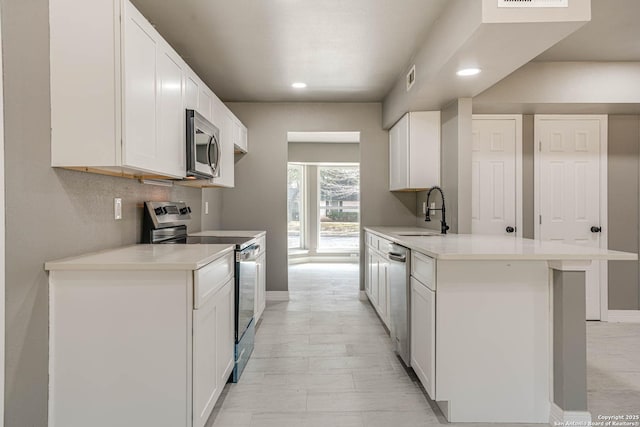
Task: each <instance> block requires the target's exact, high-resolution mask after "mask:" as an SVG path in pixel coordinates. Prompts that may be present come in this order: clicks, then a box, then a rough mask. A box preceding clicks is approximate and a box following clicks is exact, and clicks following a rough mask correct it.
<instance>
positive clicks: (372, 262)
mask: <svg viewBox="0 0 640 427" xmlns="http://www.w3.org/2000/svg"><path fill="white" fill-rule="evenodd" d="M365 242H367V245H366V258H365V259H366V264H367V265H366V268H367V271H366V273H365V292H366V294H367V296H368V297H369V300H370V301H371V304H372V305H373V307H374V308H375V309H376V311H377V312H378V314H379V315H380V318H381V319H382V321H383V322H384V324H385V325H386V326H387V328H389V327H390V325H391V323H390V315H391V313H390V300H389V262H388V261H387V258H386V255H385V254H383V253H382V252H380V251H379V250H378V249H377V248H378V247H386V244H387V243H390V242H389V241H387V240H385V239H382V238H379V237H377V236H373V235H372V234H371V233H369V232H367V236H366V238H365Z"/></svg>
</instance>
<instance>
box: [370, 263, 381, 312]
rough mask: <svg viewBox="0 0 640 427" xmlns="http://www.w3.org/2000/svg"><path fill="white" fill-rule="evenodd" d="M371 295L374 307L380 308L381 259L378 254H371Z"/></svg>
mask: <svg viewBox="0 0 640 427" xmlns="http://www.w3.org/2000/svg"><path fill="white" fill-rule="evenodd" d="M370 256H371V264H370V266H371V295H370V299H371V302H372V303H373V306H374V307H376V309H377V307H378V301H379V299H378V298H379V297H380V295H379V292H380V290H379V289H380V287H379V281H378V272H379V268H378V264H379V261H380V257H379V256H378V254H376V253H371V255H370Z"/></svg>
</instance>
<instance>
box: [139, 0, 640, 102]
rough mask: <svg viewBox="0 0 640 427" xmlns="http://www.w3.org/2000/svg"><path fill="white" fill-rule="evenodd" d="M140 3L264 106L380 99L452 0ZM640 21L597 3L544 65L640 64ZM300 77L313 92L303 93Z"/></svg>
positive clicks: (203, 61) (230, 87)
mask: <svg viewBox="0 0 640 427" xmlns="http://www.w3.org/2000/svg"><path fill="white" fill-rule="evenodd" d="M132 1H133V3H134V4H135V5H136V6H137V7H138V8H139V9H140V11H141V12H142V13H143V15H145V16H146V17H147V19H149V20H150V21H151V23H152V24H154V25H155V26H156V28H157V29H158V31H159V32H160V33H161V34H162V35H163V36H164V37H165V38H166V39H167V41H169V43H170V44H171V45H172V46H173V47H174V48H175V49H176V50H177V51H178V53H179V54H180V55H182V56H183V58H185V60H186V61H187V63H189V65H191V67H192V68H193V69H194V71H195V72H196V73H197V74H198V75H199V76H200V77H201V78H202V79H203V80H204V81H205V82H206V83H207V84H208V85H209V86H210V87H211V88H212V89H213V90H214V92H215V93H216V94H217V95H218V96H219V97H220V98H221V99H222V100H223V101H258V102H277V101H287V102H291V101H302V102H327V101H330V102H380V101H381V100H382V99H383V98H384V97H385V95H387V94H388V93H389V92H390V90H391V88H392V87H393V86H394V84H397V82H398V81H399V80H400V79H402V78H404V73H405V72H406V71H407V70H406V69H407V66H408V64H409V61H410V60H411V58H412V57H413V56H414V55H415V54H416V52H417V51H418V50H419V48H420V47H421V46H423V45H425V41H426V40H427V35H428V33H429V31H430V30H431V29H432V28H435V26H434V23H436V21H437V20H438V18H439V17H440V16H441V14H442V12H443V11H445V9H446V8H447V7H448V6H449V5H451V3H448V1H447V0H428V1H427V0H348V1H347V0H259V1H256V0H234V1H228V0H184V1H180V2H177V1H175V0H132ZM474 1H475V0H474ZM638 17H640V0H592V21H591V22H589V23H587V24H586V25H584V26H583V27H582V28H580V29H578V30H577V31H576V32H574V33H573V34H571V35H569V36H568V37H566V38H565V39H564V40H561V41H560V42H559V43H557V44H556V45H554V46H552V47H551V48H550V49H548V50H547V51H546V52H544V53H542V54H540V55H539V56H537V58H535V60H536V61H640V25H639V24H638V22H639V20H638ZM505 37H507V38H508V37H509V35H508V34H506V35H505ZM444 44H445V45H446V42H445V43H444ZM486 47H487V48H490V47H491V46H486ZM480 48H482V46H480ZM474 49H475V48H474ZM483 74H484V73H483ZM297 81H302V82H305V83H307V84H308V87H307V88H306V89H304V90H299V89H298V90H296V89H293V88H292V87H291V84H292V83H293V82H297ZM432 83H433V88H435V89H437V90H440V91H445V92H447V94H448V95H451V96H450V97H452V98H454V97H455V96H453V95H456V93H453V92H455V91H453V92H452V91H451V90H448V89H447V90H445V89H446V88H448V87H449V86H451V85H450V84H449V86H447V82H445V81H443V82H441V83H440V84H438V82H437V81H434V82H432ZM454 83H455V85H458V86H459V85H460V84H461V83H458V82H457V81H456V82H454ZM456 87H457V86H456ZM454 89H455V88H454ZM458 89H459V88H458ZM463 89H464V87H463ZM437 90H436V92H437ZM429 92H430V93H431V92H434V91H433V90H429ZM452 94H453V95H452ZM445 95H446V94H445ZM433 96H435V95H433ZM433 96H432V97H433ZM443 96H444V95H443Z"/></svg>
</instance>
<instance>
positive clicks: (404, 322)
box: [386, 243, 411, 366]
mask: <svg viewBox="0 0 640 427" xmlns="http://www.w3.org/2000/svg"><path fill="white" fill-rule="evenodd" d="M386 255H387V259H388V260H389V293H390V298H391V301H390V302H391V304H390V305H391V340H392V341H393V343H394V345H395V350H396V352H397V353H398V355H399V356H400V357H401V358H402V361H403V362H404V364H405V365H406V366H411V299H410V298H411V281H410V278H409V276H410V274H411V265H410V262H411V251H410V250H409V249H407V248H405V247H404V246H400V245H396V244H395V243H390V244H389V245H388V248H387V252H386Z"/></svg>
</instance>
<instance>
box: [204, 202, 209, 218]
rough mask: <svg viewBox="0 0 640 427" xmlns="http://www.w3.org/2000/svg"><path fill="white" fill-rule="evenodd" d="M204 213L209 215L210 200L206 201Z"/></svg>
mask: <svg viewBox="0 0 640 427" xmlns="http://www.w3.org/2000/svg"><path fill="white" fill-rule="evenodd" d="M204 214H205V215H209V202H204Z"/></svg>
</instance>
